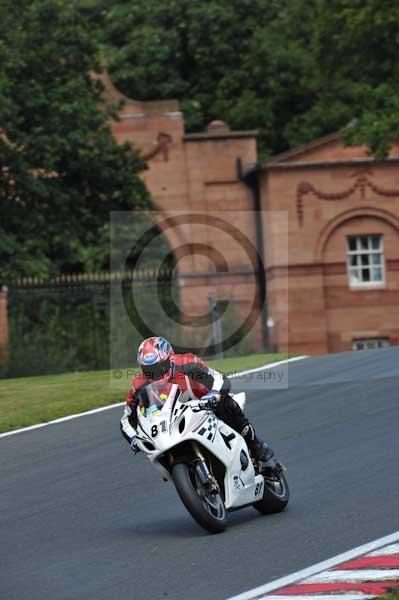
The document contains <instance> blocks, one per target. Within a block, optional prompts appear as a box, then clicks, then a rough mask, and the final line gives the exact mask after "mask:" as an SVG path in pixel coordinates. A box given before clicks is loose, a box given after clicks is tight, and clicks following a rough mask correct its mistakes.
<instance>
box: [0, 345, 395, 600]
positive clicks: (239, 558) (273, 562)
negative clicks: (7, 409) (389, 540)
mask: <svg viewBox="0 0 399 600" xmlns="http://www.w3.org/2000/svg"><path fill="white" fill-rule="evenodd" d="M289 384H290V385H289V388H288V389H283V390H281V389H280V390H268V391H266V392H265V391H264V392H263V393H260V392H252V393H251V392H249V393H248V413H249V416H250V417H251V418H252V419H253V421H254V423H255V425H256V427H257V430H258V431H259V432H260V433H262V434H265V437H266V438H267V439H268V440H270V441H271V442H272V444H273V446H274V447H275V449H276V450H277V453H278V455H279V456H280V457H281V458H282V459H283V461H284V462H285V463H286V465H287V466H288V468H289V471H288V477H289V482H290V485H291V490H292V498H291V502H290V505H289V507H288V509H287V511H286V512H285V513H282V514H280V515H275V516H269V517H262V516H259V515H258V514H257V513H256V512H255V511H254V510H253V509H251V508H248V509H244V510H241V511H238V512H236V513H233V514H231V515H230V523H229V527H228V529H227V531H226V532H225V533H223V534H221V535H217V536H211V535H207V534H206V533H205V532H202V530H201V529H200V528H199V527H198V526H197V525H196V524H195V523H194V522H193V521H192V520H191V517H190V516H189V515H188V513H187V512H186V511H185V509H184V507H183V505H182V504H181V502H180V501H179V500H178V498H177V494H176V492H175V490H174V488H173V486H172V485H171V484H170V483H168V484H166V483H163V482H162V481H161V480H160V479H159V477H158V474H157V472H156V471H155V470H154V469H153V468H152V467H151V465H150V464H149V463H148V461H146V460H145V459H144V457H143V456H137V457H134V456H133V455H132V453H131V452H130V450H129V448H128V447H127V445H126V443H125V442H124V441H123V440H122V438H120V435H119V431H118V428H119V417H120V412H121V409H120V408H116V409H115V410H114V409H112V410H109V411H106V412H103V413H98V414H95V415H92V416H90V417H82V418H79V419H76V420H73V421H67V422H65V423H61V424H58V425H52V426H49V427H45V428H43V429H38V430H36V431H31V432H25V433H21V434H18V435H15V436H10V437H6V438H3V439H0V541H1V546H0V598H1V599H2V600H22V599H24V598H29V600H92V599H93V600H94V599H95V600H110V599H114V598H115V599H118V600H119V599H123V598H129V599H131V600H144V599H145V600H149V599H151V600H158V599H165V598H166V599H168V600H188V599H190V600H195V599H197V598H204V599H205V598H206V599H207V600H216V599H218V600H223V599H224V598H227V597H228V596H232V595H234V594H238V593H239V592H242V591H245V590H247V589H250V588H252V587H255V586H258V585H261V584H263V583H266V582H268V581H271V580H273V579H275V578H277V577H281V576H283V575H286V574H288V573H290V572H293V571H296V570H298V569H301V568H303V567H306V566H309V565H311V564H312V563H315V562H319V561H321V560H323V559H326V558H329V557H331V556H333V555H335V554H338V553H340V552H343V551H345V550H348V549H350V548H352V547H353V546H358V545H360V544H363V543H366V542H368V541H370V540H373V539H375V538H377V537H380V536H383V535H386V534H388V533H391V532H392V531H394V530H395V529H397V524H398V520H397V518H398V498H399V468H398V457H399V432H398V423H399V348H391V349H386V350H385V349H384V350H377V351H363V352H357V353H347V354H339V355H332V356H327V357H314V358H308V359H305V360H304V361H299V362H298V363H293V364H292V365H290V367H289ZM27 402H29V390H27ZM266 432H267V436H266Z"/></svg>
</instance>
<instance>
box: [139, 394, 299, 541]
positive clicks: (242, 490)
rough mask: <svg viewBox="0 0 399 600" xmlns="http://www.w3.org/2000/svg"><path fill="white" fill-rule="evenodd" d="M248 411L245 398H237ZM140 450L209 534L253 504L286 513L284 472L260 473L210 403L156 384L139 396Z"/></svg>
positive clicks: (264, 510) (265, 511) (265, 510)
mask: <svg viewBox="0 0 399 600" xmlns="http://www.w3.org/2000/svg"><path fill="white" fill-rule="evenodd" d="M234 399H235V400H236V402H238V404H239V405H240V406H241V408H242V409H244V406H245V394H244V393H240V394H234ZM137 415H138V426H137V445H138V446H139V447H140V449H141V450H142V451H143V452H145V453H146V455H147V457H148V458H149V460H150V461H151V462H152V463H153V465H154V466H155V467H157V468H158V469H159V470H160V471H161V473H162V475H163V477H164V480H173V482H174V484H175V486H176V489H177V492H178V494H179V496H180V498H181V500H182V502H183V504H184V505H185V507H186V508H187V510H188V512H189V513H190V514H191V516H192V517H193V518H194V519H195V520H196V521H197V523H199V524H200V525H201V526H202V527H204V529H206V530H207V531H210V532H213V533H217V532H220V531H223V530H224V529H225V527H226V524H227V512H228V511H233V510H237V509H239V508H243V507H244V506H249V505H252V506H253V507H254V508H255V509H256V510H258V511H259V512H260V513H263V514H270V513H277V512H280V511H282V510H283V509H284V508H285V507H286V505H287V503H288V499H289V489H288V484H287V481H286V478H285V476H284V473H283V467H282V465H281V464H280V463H277V465H278V468H277V473H274V474H272V473H269V474H267V473H264V474H261V473H260V472H259V468H258V465H257V463H256V461H255V460H254V459H252V458H251V455H250V453H249V450H248V447H247V444H246V443H245V440H244V438H243V437H242V436H241V435H239V434H238V433H237V432H236V431H234V430H233V429H232V428H231V427H229V426H228V425H226V423H224V422H223V421H221V420H219V419H218V418H217V417H216V416H215V414H214V412H213V411H212V410H210V409H209V406H208V403H206V402H201V401H200V400H192V398H191V397H190V394H189V392H184V393H182V392H181V389H180V388H179V386H178V385H176V384H171V383H165V382H154V383H151V384H149V385H147V386H146V387H145V388H144V390H143V391H142V392H141V393H140V402H139V405H138V407H137Z"/></svg>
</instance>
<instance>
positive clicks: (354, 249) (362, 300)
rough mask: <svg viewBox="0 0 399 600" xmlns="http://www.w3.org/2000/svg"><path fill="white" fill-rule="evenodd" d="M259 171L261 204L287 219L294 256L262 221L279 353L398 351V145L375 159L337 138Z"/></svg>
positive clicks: (295, 152) (297, 151)
mask: <svg viewBox="0 0 399 600" xmlns="http://www.w3.org/2000/svg"><path fill="white" fill-rule="evenodd" d="M257 173H258V177H259V182H260V194H261V199H262V207H263V208H264V209H266V210H267V211H279V210H283V211H287V213H286V214H287V215H288V251H287V250H286V239H285V237H284V235H282V234H281V232H280V231H279V230H278V228H276V227H273V224H272V221H270V222H269V219H268V218H267V217H266V219H265V220H264V230H265V239H266V243H267V254H266V256H267V257H268V258H267V259H266V266H267V268H266V278H267V282H268V307H269V313H270V315H271V317H272V318H273V320H274V321H275V331H274V339H275V342H276V344H277V346H278V347H279V348H289V351H290V352H300V353H317V354H319V353H326V352H339V351H344V350H351V349H362V348H366V347H379V346H384V345H392V344H397V343H398V339H399V145H395V146H394V147H393V148H392V150H391V154H390V156H389V158H388V159H387V160H385V161H383V162H375V161H374V160H373V159H372V158H370V157H369V156H368V154H367V151H366V149H365V148H362V147H351V148H348V147H345V146H344V145H343V144H342V143H341V142H340V138H339V134H334V135H330V136H327V137H324V138H322V139H319V140H316V141H315V142H313V143H311V144H308V145H306V146H304V147H301V148H296V149H294V150H291V151H289V152H286V153H285V154H282V155H280V156H277V157H275V158H274V159H273V160H271V161H270V162H268V163H266V164H264V165H261V166H260V167H258V169H257ZM280 248H281V251H280ZM287 258H288V259H287ZM287 285H288V294H287ZM286 302H288V304H287V305H286ZM287 308H288V311H287ZM287 312H288V320H287V319H286V316H287Z"/></svg>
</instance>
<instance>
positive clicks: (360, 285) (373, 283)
mask: <svg viewBox="0 0 399 600" xmlns="http://www.w3.org/2000/svg"><path fill="white" fill-rule="evenodd" d="M362 237H366V238H368V240H370V241H368V242H367V245H368V248H367V250H365V249H363V248H361V247H360V238H362ZM373 237H378V238H379V241H380V245H379V248H378V249H374V248H372V247H371V246H372V243H371V238H373ZM350 238H354V239H356V250H351V249H350V246H349V239H350ZM346 254H347V267H348V281H349V287H350V288H352V289H367V288H383V287H385V285H386V279H385V254H384V236H383V235H382V234H380V233H365V234H352V235H348V236H347V238H346ZM362 254H363V255H365V254H366V255H368V256H372V255H373V254H379V255H380V256H381V264H380V265H379V266H377V265H373V264H372V263H371V261H370V264H369V266H368V267H363V268H369V269H370V277H371V276H372V273H373V271H374V268H378V269H381V276H382V279H381V280H380V281H377V280H372V279H370V281H353V280H352V279H351V273H353V272H358V271H359V270H360V271H362V266H361V265H357V266H353V265H351V263H350V259H351V256H361V255H362Z"/></svg>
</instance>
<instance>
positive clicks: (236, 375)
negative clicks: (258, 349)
mask: <svg viewBox="0 0 399 600" xmlns="http://www.w3.org/2000/svg"><path fill="white" fill-rule="evenodd" d="M304 358H308V357H307V356H294V357H293V358H288V359H286V360H279V361H277V362H274V363H269V364H267V365H264V366H263V367H257V368H256V369H249V370H248V371H239V372H238V373H233V374H232V375H229V378H230V379H234V378H235V377H241V376H243V375H248V374H250V373H257V372H258V371H264V370H265V369H272V368H274V367H278V366H279V365H284V364H287V363H291V362H295V361H297V360H303V359H304ZM124 404H125V402H118V403H116V404H108V405H107V406H102V407H101V408H95V409H93V410H87V411H85V412H81V413H77V414H74V415H68V416H67V417H61V418H60V419H54V420H53V421H47V423H38V424H37V425H30V426H29V427H22V428H21V429H15V430H14V431H6V432H5V433H0V438H4V437H8V436H10V435H16V434H17V433H23V432H24V431H32V430H33V429H41V428H42V427H47V426H48V425H55V424H57V423H63V422H64V421H70V420H71V419H77V418H78V417H85V416H86V415H93V414H95V413H99V412H103V411H105V410H110V409H112V408H116V407H118V406H124Z"/></svg>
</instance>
